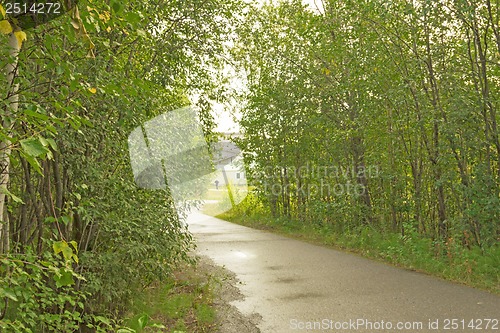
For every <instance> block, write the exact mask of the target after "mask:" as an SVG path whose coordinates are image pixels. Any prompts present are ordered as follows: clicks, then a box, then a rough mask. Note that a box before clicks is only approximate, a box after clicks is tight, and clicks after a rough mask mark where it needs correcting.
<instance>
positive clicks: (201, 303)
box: [125, 265, 217, 332]
mask: <svg viewBox="0 0 500 333" xmlns="http://www.w3.org/2000/svg"><path fill="white" fill-rule="evenodd" d="M215 283H217V281H215V280H214V279H213V278H212V277H211V276H208V275H206V274H204V273H201V272H198V271H197V270H196V269H195V268H194V267H192V266H187V265H186V266H185V267H183V268H182V270H179V271H178V272H177V273H176V274H175V276H174V277H172V278H171V279H169V280H168V281H163V282H161V283H160V282H157V283H155V284H153V285H151V286H150V287H149V288H147V289H146V290H144V292H143V293H142V294H140V295H137V296H136V297H135V299H134V305H133V308H132V309H131V311H130V313H129V314H128V316H127V317H128V318H129V319H128V320H126V322H125V326H127V327H130V328H132V329H134V330H136V332H216V331H217V330H216V329H217V323H216V311H215V308H214V306H213V297H214V294H213V287H214V284H215ZM144 317H146V318H148V321H149V323H150V324H155V325H150V326H149V327H146V328H145V329H144V330H141V329H140V328H139V326H140V325H139V324H138V321H139V320H140V318H144ZM153 326H156V327H153Z"/></svg>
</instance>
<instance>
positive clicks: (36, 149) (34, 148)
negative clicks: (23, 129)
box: [21, 138, 50, 157]
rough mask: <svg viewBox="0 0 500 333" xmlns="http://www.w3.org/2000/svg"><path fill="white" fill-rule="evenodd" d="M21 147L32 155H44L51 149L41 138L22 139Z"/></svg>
mask: <svg viewBox="0 0 500 333" xmlns="http://www.w3.org/2000/svg"><path fill="white" fill-rule="evenodd" d="M21 147H22V149H23V150H24V152H25V153H26V154H27V155H28V156H31V157H40V156H44V155H46V154H47V153H48V152H50V150H49V149H48V148H46V147H45V146H44V145H43V143H42V142H41V141H40V140H39V138H29V139H24V140H21Z"/></svg>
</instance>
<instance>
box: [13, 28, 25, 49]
mask: <svg viewBox="0 0 500 333" xmlns="http://www.w3.org/2000/svg"><path fill="white" fill-rule="evenodd" d="M14 35H15V36H16V39H17V47H18V48H19V49H20V48H21V47H22V46H23V42H24V41H25V40H26V33H25V32H24V31H21V30H20V31H16V32H14Z"/></svg>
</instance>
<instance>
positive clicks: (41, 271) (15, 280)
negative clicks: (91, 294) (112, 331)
mask: <svg viewBox="0 0 500 333" xmlns="http://www.w3.org/2000/svg"><path fill="white" fill-rule="evenodd" d="M59 243H60V242H54V243H53V246H54V253H50V252H44V253H43V255H42V256H41V257H38V256H37V255H36V254H35V252H34V251H33V249H31V248H27V249H25V253H24V254H23V255H7V256H2V257H0V262H1V266H0V271H1V273H2V274H1V275H0V276H1V278H0V285H1V286H2V287H1V288H0V296H1V297H2V299H4V300H5V303H4V304H2V305H3V307H2V308H1V309H0V313H4V314H6V316H5V318H3V319H0V327H1V328H2V330H6V331H7V332H40V331H48V332H68V331H74V330H77V329H78V328H79V327H80V325H84V324H86V323H87V322H88V321H87V320H88V317H86V316H85V315H84V303H85V302H86V299H87V296H88V294H86V293H84V292H82V291H79V290H76V289H74V288H73V285H74V283H75V282H74V281H75V280H77V281H83V280H85V279H84V278H83V276H81V275H80V274H78V273H76V272H75V271H74V269H73V267H72V265H71V260H74V259H75V258H77V257H76V256H75V255H74V254H71V255H70V257H69V258H66V257H64V258H62V257H61V256H58V255H57V254H58V253H59V252H58V251H59V250H60V248H59V245H56V244H59ZM66 245H67V244H66ZM70 251H71V250H70Z"/></svg>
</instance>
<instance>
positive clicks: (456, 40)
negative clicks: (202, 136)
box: [228, 0, 500, 276]
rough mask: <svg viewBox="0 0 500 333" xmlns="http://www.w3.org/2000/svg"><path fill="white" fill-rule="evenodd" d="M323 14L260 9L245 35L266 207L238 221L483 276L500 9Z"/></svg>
mask: <svg viewBox="0 0 500 333" xmlns="http://www.w3.org/2000/svg"><path fill="white" fill-rule="evenodd" d="M322 4H323V6H322V8H319V9H318V10H315V9H313V8H310V7H307V6H305V5H303V4H302V3H301V2H300V1H292V0H289V1H287V0H283V1H277V2H273V3H269V4H266V5H263V6H257V5H256V6H253V7H251V8H250V9H249V10H248V12H247V13H246V15H245V20H246V21H245V24H244V25H242V26H241V27H239V29H238V37H239V43H238V44H237V45H236V47H235V49H234V57H235V59H236V60H237V61H238V64H239V66H240V69H241V72H242V73H243V74H242V75H244V77H245V79H246V82H248V90H247V91H245V92H244V93H243V94H242V96H241V100H242V101H241V105H242V106H241V113H242V120H241V126H242V127H243V131H242V132H243V133H244V135H243V137H242V138H240V139H239V140H238V144H239V145H240V146H241V148H242V149H243V150H244V151H246V152H247V153H246V155H245V162H246V166H247V174H248V178H249V180H250V182H251V183H250V185H253V186H254V187H255V189H254V194H255V196H256V197H257V201H256V202H254V203H251V204H250V202H249V201H248V200H247V202H246V203H245V204H244V205H242V206H241V207H239V208H238V209H237V210H234V211H233V213H231V214H229V215H228V216H232V217H235V216H237V215H238V214H239V215H241V218H242V219H245V216H249V215H250V216H252V215H253V214H255V216H259V218H262V219H263V221H266V224H267V225H269V224H271V225H273V227H276V226H279V228H280V229H284V230H288V231H301V232H304V233H309V232H310V233H315V234H316V233H320V234H321V235H324V236H325V237H326V238H328V237H329V236H328V235H329V234H330V235H331V238H332V239H331V240H329V242H337V241H342V242H345V243H346V244H347V246H348V247H354V248H358V249H367V251H368V249H370V251H374V250H373V248H376V249H377V250H376V252H377V253H381V255H382V256H383V257H385V258H386V259H388V260H392V258H395V259H394V260H395V261H397V262H404V263H405V264H408V265H410V266H411V265H413V262H412V261H411V260H409V258H411V257H412V256H413V257H414V258H415V260H416V261H418V263H419V264H418V265H423V266H425V265H426V264H425V263H426V262H431V263H433V262H436V263H438V264H436V267H439V268H440V269H443V270H444V271H446V272H447V273H446V274H449V275H451V276H453V275H454V274H455V273H451V272H452V271H453V272H459V270H460V269H462V270H465V271H473V270H474V269H478V267H475V266H474V265H473V264H472V261H471V260H468V261H467V263H466V264H465V263H459V260H460V259H463V258H464V257H463V256H467V255H466V253H469V252H470V251H472V252H474V251H475V250H474V249H476V248H479V249H481V251H484V254H485V255H486V254H487V255H493V256H494V255H495V254H494V253H495V251H491V250H490V249H492V248H495V247H496V246H498V243H499V240H500V238H499V236H500V216H499V207H500V202H499V193H500V149H499V148H500V142H499V139H498V138H499V137H500V136H499V134H498V132H499V129H498V121H499V120H500V118H499V115H498V108H499V106H500V105H499V103H498V101H499V100H500V99H499V93H500V85H499V84H498V83H499V82H500V81H499V80H498V78H499V75H500V71H499V67H498V66H497V64H496V63H492V62H491V61H490V60H489V59H496V58H498V53H499V52H500V49H499V45H500V43H499V41H500V40H499V35H498V34H497V33H495V31H498V28H499V26H498V17H497V15H496V14H495V13H497V12H498V9H499V8H498V6H499V5H498V4H492V3H490V2H489V1H482V0H478V1H472V2H467V3H465V2H460V1H459V2H457V1H444V2H443V1H434V2H432V1H431V2H429V1H424V0H422V1H414V2H411V3H408V2H407V1H391V2H387V1H379V0H366V1H351V0H342V1H323V2H322ZM353 189H354V190H353ZM357 189H359V190H360V191H357ZM262 212H265V214H264V215H265V216H263V215H262ZM267 212H269V214H266V213H267ZM269 215H271V216H272V219H270V216H269ZM300 224H301V225H302V226H301V225H300ZM342 235H345V236H342ZM381 235H384V237H382V236H381ZM386 242H388V243H386ZM378 244H385V245H384V248H380V249H378ZM435 257H436V258H437V259H436V260H434V258H435ZM456 257H457V258H460V259H457V261H455V258H456ZM446 265H449V266H450V267H446ZM464 265H469V266H470V267H469V266H464ZM431 266H432V265H431ZM473 266H474V267H475V268H472V267H473ZM431 270H433V271H434V269H431ZM455 270H456V271H455ZM493 273H495V271H490V274H493Z"/></svg>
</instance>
